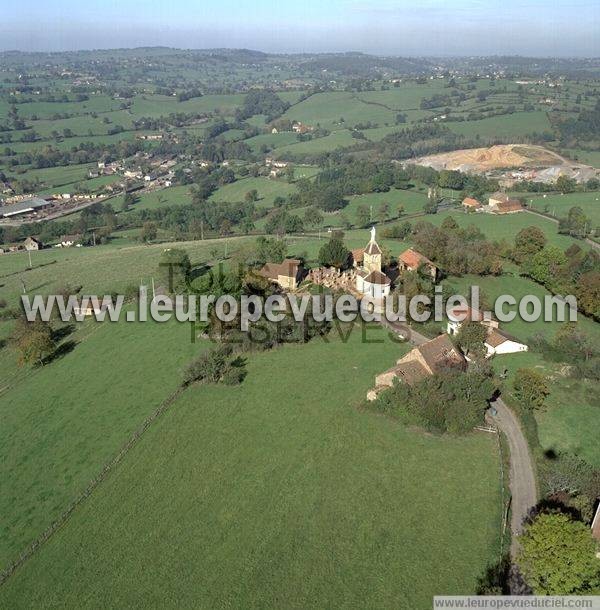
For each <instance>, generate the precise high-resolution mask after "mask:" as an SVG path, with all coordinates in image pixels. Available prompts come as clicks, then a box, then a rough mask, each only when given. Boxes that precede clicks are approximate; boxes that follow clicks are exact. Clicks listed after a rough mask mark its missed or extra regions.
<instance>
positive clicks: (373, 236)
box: [371, 226, 375, 242]
mask: <svg viewBox="0 0 600 610" xmlns="http://www.w3.org/2000/svg"><path fill="white" fill-rule="evenodd" d="M371 241H372V242H374V241H375V226H372V227H371Z"/></svg>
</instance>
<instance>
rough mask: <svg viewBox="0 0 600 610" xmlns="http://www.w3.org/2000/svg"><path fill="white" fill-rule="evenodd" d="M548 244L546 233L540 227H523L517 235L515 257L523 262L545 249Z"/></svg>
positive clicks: (519, 261)
mask: <svg viewBox="0 0 600 610" xmlns="http://www.w3.org/2000/svg"><path fill="white" fill-rule="evenodd" d="M545 245H546V235H545V234H544V232H543V231H542V230H541V229H540V228H539V227H533V226H532V227H526V228H525V229H521V230H520V231H519V232H518V233H517V236H516V237H515V248H514V250H513V258H514V259H515V261H516V262H517V263H522V262H523V261H525V260H528V259H530V258H531V257H532V256H534V255H535V254H537V253H538V252H539V251H540V250H543V248H544V246H545Z"/></svg>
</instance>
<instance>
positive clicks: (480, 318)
mask: <svg viewBox="0 0 600 610" xmlns="http://www.w3.org/2000/svg"><path fill="white" fill-rule="evenodd" d="M467 321H468V322H479V323H480V324H482V325H483V326H485V327H486V328H487V337H486V338H485V341H484V346H485V349H486V358H490V357H491V356H494V355H495V354H516V353H518V352H526V351H527V350H528V349H529V348H528V346H527V345H525V344H524V343H521V342H520V341H519V340H518V339H516V338H515V337H513V336H512V335H509V334H508V333H507V332H505V331H503V330H500V328H499V324H498V321H497V320H493V319H492V318H491V317H485V316H484V315H483V314H482V313H481V312H480V311H477V310H475V309H472V308H471V307H455V308H454V309H452V310H451V311H449V312H448V324H447V326H446V332H447V333H448V334H449V335H456V334H457V333H458V332H459V331H460V327H461V326H462V325H463V324H464V323H465V322H467Z"/></svg>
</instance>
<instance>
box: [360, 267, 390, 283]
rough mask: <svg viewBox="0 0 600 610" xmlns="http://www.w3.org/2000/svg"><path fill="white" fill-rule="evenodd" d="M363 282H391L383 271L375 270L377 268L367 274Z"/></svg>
mask: <svg viewBox="0 0 600 610" xmlns="http://www.w3.org/2000/svg"><path fill="white" fill-rule="evenodd" d="M365 282H368V283H369V284H379V285H381V286H388V285H389V284H391V281H390V278H389V277H388V276H387V275H386V274H385V273H381V271H377V269H375V270H374V271H371V273H369V275H367V277H366V278H365Z"/></svg>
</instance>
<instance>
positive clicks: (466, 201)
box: [462, 197, 481, 208]
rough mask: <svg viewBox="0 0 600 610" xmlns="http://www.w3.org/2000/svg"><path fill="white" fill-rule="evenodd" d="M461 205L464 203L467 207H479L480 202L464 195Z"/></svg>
mask: <svg viewBox="0 0 600 610" xmlns="http://www.w3.org/2000/svg"><path fill="white" fill-rule="evenodd" d="M462 204H463V205H466V206H467V207H469V208H480V207H481V203H480V202H479V201H477V199H474V198H473V197H465V198H464V199H463V202H462Z"/></svg>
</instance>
